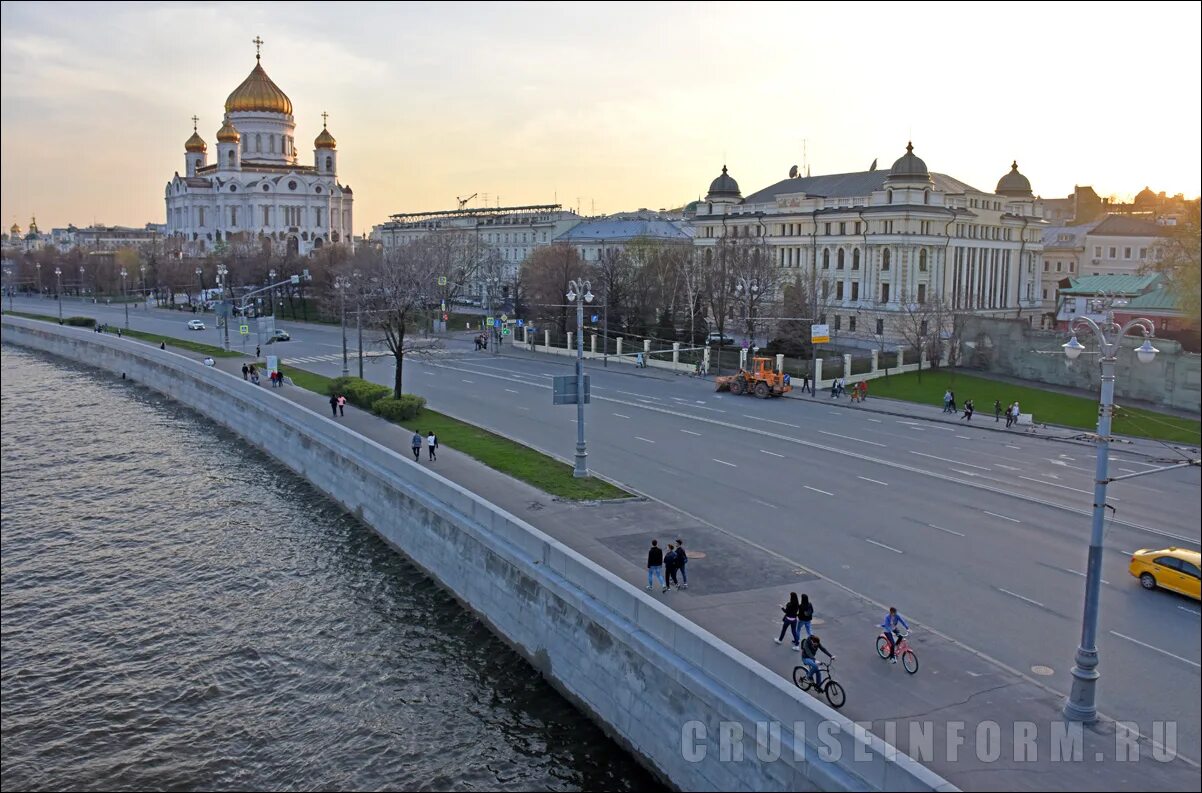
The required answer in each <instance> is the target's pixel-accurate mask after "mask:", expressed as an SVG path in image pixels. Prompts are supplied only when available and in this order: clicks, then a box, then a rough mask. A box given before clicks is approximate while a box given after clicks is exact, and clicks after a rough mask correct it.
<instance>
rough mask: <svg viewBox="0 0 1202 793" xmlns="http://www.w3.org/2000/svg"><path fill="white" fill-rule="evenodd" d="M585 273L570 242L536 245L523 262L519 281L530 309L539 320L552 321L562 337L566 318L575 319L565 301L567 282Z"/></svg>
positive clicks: (566, 329)
mask: <svg viewBox="0 0 1202 793" xmlns="http://www.w3.org/2000/svg"><path fill="white" fill-rule="evenodd" d="M585 274H586V268H585V265H584V262H582V261H581V260H580V255H579V254H578V253H577V252H576V249H575V248H574V247H572V246H571V245H567V244H564V243H555V244H554V245H546V246H542V247H539V248H536V249H535V250H534V252H533V253H532V254H530V256H529V258H527V259H526V261H525V263H524V264H523V265H522V276H521V277H522V281H523V284H524V285H525V290H526V298H527V300H528V301H529V305H530V309H531V311H533V312H534V315H535V316H536V317H537V318H538V319H539V321H544V322H551V323H553V324H554V325H555V326H556V328H557V329H558V331H559V335H560V336H564V335H565V334H566V333H567V331H568V318H569V315H571V318H572V320H573V322H574V320H575V318H576V311H575V308H574V307H571V308H570V307H569V306H568V305H567V304H566V303H565V301H564V295H566V294H567V292H568V283H569V282H571V281H572V279H574V278H581V277H583V276H584V275H585Z"/></svg>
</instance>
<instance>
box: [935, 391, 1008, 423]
mask: <svg viewBox="0 0 1202 793" xmlns="http://www.w3.org/2000/svg"><path fill="white" fill-rule="evenodd" d="M976 409H977V408H976V405H975V404H974V403H973V401H972V400H971V399H966V400H964V405H963V411H964V412H963V413H962V414H961V415H960V420H961V421H972V417H973V414H975V413H976ZM943 412H944V413H955V412H956V392H955V391H953V390H952V389H950V388H949V389H947V390H946V391H944V392H943ZM1003 415H1004V416H1005V417H1006V426H1007V427H1013V426H1014V425H1015V424H1017V423H1018V416H1019V407H1018V401H1017V400H1015V401H1014V402H1011V403H1010V404H1009V405H1006V406H1005V407H1003V406H1002V400H1000V399H995V400H993V420H994V422H995V423H996V422H1000V421H1001V420H1002V416H1003Z"/></svg>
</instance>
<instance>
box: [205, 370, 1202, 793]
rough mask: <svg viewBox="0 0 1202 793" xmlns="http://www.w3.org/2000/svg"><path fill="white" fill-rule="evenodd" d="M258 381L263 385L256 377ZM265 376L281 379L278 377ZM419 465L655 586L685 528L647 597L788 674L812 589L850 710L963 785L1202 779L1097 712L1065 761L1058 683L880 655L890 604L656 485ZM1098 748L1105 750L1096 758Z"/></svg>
mask: <svg viewBox="0 0 1202 793" xmlns="http://www.w3.org/2000/svg"><path fill="white" fill-rule="evenodd" d="M197 357H198V358H199V357H200V356H197ZM241 363H242V362H241V361H240V360H237V359H223V360H219V361H217V364H216V365H217V367H218V368H220V369H222V370H224V371H227V372H231V373H233V374H235V375H240V368H241ZM643 371H644V370H640V372H639V373H640V375H641V374H642V373H643ZM246 387H247V388H254V387H256V386H254V385H252V384H250V383H247V385H246ZM258 387H260V388H270V386H269V385H267V384H266V383H264V384H263V385H261V386H258ZM273 393H274V394H276V395H277V396H279V398H281V399H288V400H291V401H293V402H296V403H298V404H300V405H303V406H305V407H307V408H309V409H311V410H313V411H314V412H316V413H317V414H319V415H323V416H328V415H329V412H328V411H329V410H330V407H329V402H328V399H327V397H325V396H322V395H320V394H315V393H312V392H310V391H306V390H304V389H301V388H299V387H296V386H287V385H286V386H284V387H283V388H281V389H273ZM336 420H337V421H338V422H339V423H342V424H344V425H346V426H347V427H349V428H350V429H352V430H354V431H356V432H359V433H361V434H363V435H365V436H368V437H371V438H372V439H374V440H376V441H378V442H380V443H382V444H385V445H387V446H388V447H390V448H393V449H396V450H397V451H398V453H400V454H401V455H402V456H403V457H405V458H407V459H409V460H412V455H411V454H410V446H409V440H410V437H411V436H412V433H413V430H415V429H417V430H420V429H421V427H420V426H412V427H409V428H402V427H399V426H397V425H395V424H391V423H389V422H386V421H384V420H382V419H380V418H377V417H376V416H374V415H372V414H370V413H367V412H364V411H361V410H359V409H357V408H354V407H351V406H349V405H348V406H347V410H346V415H345V417H342V418H338V419H336ZM420 465H423V466H430V467H432V468H435V469H437V470H438V472H439V474H441V475H442V476H445V477H447V478H449V479H451V480H452V481H455V482H456V483H458V484H460V485H462V486H464V487H467V488H469V489H471V490H472V491H473V492H475V493H477V494H479V495H480V496H482V497H484V498H486V499H488V500H489V501H492V502H493V503H495V504H497V505H498V506H500V507H502V508H503V509H505V510H507V511H509V512H510V513H512V514H513V515H515V516H517V517H520V518H521V519H523V520H525V521H527V522H529V523H530V524H532V525H533V526H535V527H537V528H538V529H540V530H541V531H544V532H546V533H547V534H549V535H551V536H553V537H555V538H556V539H558V540H560V541H562V542H564V543H566V544H568V545H570V546H571V547H573V548H574V549H576V550H577V551H579V552H580V553H582V554H584V555H585V556H587V557H588V558H589V559H591V560H592V561H594V562H596V563H597V564H599V565H601V566H603V567H605V568H607V569H609V570H610V571H612V572H613V573H615V574H616V575H618V576H620V577H622V578H624V579H625V580H627V581H629V582H630V583H631V584H632V585H634V586H636V587H638V588H640V589H641V588H642V587H643V586H645V585H646V580H645V579H646V551H647V547H648V545H649V544H650V540H651V538H653V537H656V538H658V539H659V541H660V545H661V547H666V545H667V543H669V542H674V541H676V540H677V539H678V538H682V539H683V540H684V541H685V546H686V548H687V549H688V553H689V558H690V562H689V566H688V573H689V583H690V587H689V588H688V589H687V590H674V591H672V592H669V593H667V594H661V593H660V592H659V591H658V588H657V589H656V590H655V591H653V592H648V593H647V597H654V598H658V599H661V600H663V601H664V602H665V603H667V604H668V605H669V606H670V607H672V608H675V609H676V610H677V611H679V612H680V613H681V614H683V615H685V616H687V617H689V618H690V619H692V620H693V621H694V622H696V623H697V624H698V625H699V626H701V627H703V628H705V629H706V630H709V631H710V632H712V633H714V634H715V635H717V636H719V637H720V638H722V639H723V640H725V641H727V642H729V643H730V644H732V645H734V646H736V647H738V648H739V649H740V650H742V651H743V652H745V653H747V654H748V655H750V656H751V657H753V658H754V659H755V660H757V661H759V662H760V663H762V664H764V665H765V666H766V667H767V668H769V669H772V670H775V671H777V672H779V673H780V674H781V675H782V676H784V677H785V678H788V679H791V675H792V671H793V667H794V665H796V664H797V663H799V661H798V654H797V653H795V652H792V651H791V649H790V647H789V645H788V643H786V644H783V645H776V644H774V643H773V641H772V640H773V639H774V638H776V636H777V633H778V631H779V629H780V604H781V603H783V602H784V601H785V600H787V599H788V593H789V592H790V591H797V592H799V593H800V592H803V591H804V592H806V593H808V594H809V595H810V597H811V599H812V600H813V602H814V603H815V605H816V608H817V611H816V615H815V616H816V619H815V620H814V623H813V625H814V630H815V632H816V633H821V635H822V637H823V639H824V641H825V643H827V644H828V645H830V646H831V647H833V648H834V652H835V653H836V654H837V655H839V660H838V662H837V663H836V665H835V667H834V668H835V671H836V673H837V678H838V679H839V680H840V682H841V683H843V685H844V687H845V688H846V689H847V691H848V702H847V705H846V706H845V707H844V709H843V710H842V713H843V714H844V715H846V716H848V717H849V718H852V719H855V720H859V721H862V722H864V723H865V724H866V725H867V724H871V729H872V730H873V731H874V732H875V733H876V734H877V735H878V736H881V737H882V738H884V739H885V740H887V741H889V742H891V743H893V744H894V745H895V746H897V748H898V749H900V750H901V751H903V752H907V753H909V754H911V755H912V756H915V757H916V759H919V760H921V761H923V762H924V763H925V764H927V765H928V766H929V767H931V768H932V769H933V770H934V771H936V772H937V773H939V774H941V775H943V776H944V777H945V778H947V779H948V780H949V781H951V782H952V783H953V784H956V785H957V786H959V787H961V788H963V789H1010V790H1052V789H1077V790H1083V789H1095V790H1103V789H1113V786H1114V785H1116V784H1118V783H1117V781H1116V780H1118V779H1120V778H1124V777H1127V778H1128V779H1129V781H1130V780H1132V779H1135V777H1134V776H1133V775H1134V774H1136V773H1138V775H1139V776H1138V780H1139V781H1138V784H1139V785H1141V786H1142V787H1141V788H1140V789H1191V788H1196V786H1197V770H1196V769H1195V768H1192V767H1190V766H1189V765H1188V764H1187V763H1185V762H1183V761H1181V760H1176V761H1174V762H1170V763H1160V762H1155V761H1153V760H1151V759H1147V760H1144V759H1143V758H1146V757H1149V756H1150V754H1151V749H1150V747H1149V746H1147V745H1144V746H1141V755H1140V756H1141V762H1140V763H1138V764H1135V763H1121V762H1118V761H1115V760H1113V757H1114V755H1115V735H1114V732H1115V727H1114V724H1113V723H1105V722H1103V723H1099V724H1098V725H1096V727H1092V728H1090V729H1087V730H1084V731H1083V734H1082V741H1083V744H1082V745H1083V752H1084V753H1083V757H1084V758H1085V760H1089V761H1091V762H1054V761H1053V760H1052V759H1051V756H1050V750H1049V749H1048V746H1049V743H1050V741H1051V739H1050V738H1049V737H1048V736H1047V733H1049V732H1051V730H1052V727H1051V726H1050V725H1052V724H1056V725H1060V724H1061V723H1062V721H1061V717H1060V714H1059V707H1060V705H1061V702H1062V698H1061V696H1060V695H1058V694H1056V693H1054V692H1052V691H1050V690H1048V689H1046V688H1044V687H1043V686H1042V685H1040V684H1038V683H1037V682H1036V681H1035V680H1034V679H1031V678H1028V677H1026V676H1025V675H1021V674H1018V673H1017V672H1015V671H1013V670H1008V669H1006V668H1003V667H1002V666H1001V665H999V664H996V663H993V662H991V661H989V660H987V659H985V658H983V657H982V656H980V655H979V654H978V653H976V652H975V651H974V650H972V649H970V648H967V647H964V646H962V645H960V644H958V643H956V642H954V641H952V640H950V639H948V638H947V637H944V636H941V635H939V634H937V633H936V632H934V631H931V630H929V629H924V628H923V627H921V626H914V627H915V628H916V630H915V632H914V635H913V637H912V641H913V643H914V648H915V650H916V652H917V653H918V655H919V656H920V658H921V663H922V667H921V669H920V671H919V673H918V674H916V675H914V676H909V675H907V674H906V673H905V672H904V671H902V668H901V666H900V665H896V666H894V665H890V664H887V663H885V662H883V661H881V660H880V659H879V658H877V656H876V654H875V651H874V650H873V641H874V639H875V636H876V633H877V628H876V626H877V624H878V623H879V622H880V619H881V615H882V614H883V613H884V611H885V605H884V604H881V603H874V602H872V601H870V600H868V599H866V598H863V597H861V596H859V595H855V594H853V593H851V592H849V591H847V590H845V589H843V588H842V587H840V586H839V585H837V584H835V583H833V582H831V581H829V580H825V579H822V578H821V577H819V576H817V575H815V574H814V573H813V572H811V571H810V570H808V569H807V568H806V567H805V566H804V565H803V564H801V563H800V562H798V561H795V560H791V559H789V558H787V557H785V556H783V555H781V554H778V553H775V552H774V551H771V550H769V549H766V548H762V547H759V546H757V545H755V544H753V543H751V542H748V541H746V540H743V539H741V538H739V537H737V536H735V535H733V534H731V533H729V532H727V531H725V530H723V529H721V528H719V527H717V526H712V525H710V524H708V523H706V522H705V521H704V520H702V519H700V518H698V517H695V516H691V515H688V514H686V513H684V512H681V511H679V510H676V509H673V508H670V507H668V506H666V505H664V504H662V503H660V502H658V501H655V500H652V499H646V498H643V499H636V500H630V499H627V500H623V501H619V502H611V503H606V502H602V503H576V502H567V501H560V500H557V499H555V498H553V497H550V496H548V495H547V494H545V493H543V492H542V491H539V490H537V489H535V488H533V487H531V486H528V485H526V484H524V483H521V482H518V481H517V480H514V479H511V478H510V477H508V476H506V475H504V474H500V473H498V472H496V471H494V470H492V469H491V468H489V467H487V466H486V465H484V464H482V463H480V462H478V461H476V460H474V459H472V458H470V457H467V456H466V455H464V454H461V453H459V452H456V451H455V439H454V438H453V437H444V438H440V448H439V452H438V460H437V461H435V462H429V461H427V460H426V451H425V450H424V449H423V451H422V461H421V462H420ZM650 527H654V528H653V529H652V528H650ZM801 696H809V695H808V694H802V695H801ZM1027 722H1029V723H1032V724H1034V725H1036V727H1037V730H1038V746H1039V749H1038V754H1037V761H1035V762H1012V761H1011V758H1012V757H1013V755H1014V751H1015V750H1014V749H1013V748H1012V745H1013V743H1014V741H1013V736H1012V735H1011V734H1010V733H1012V732H1013V730H1012V729H1011V725H1012V724H1013V723H1027ZM991 723H996V724H1000V725H1003V729H1002V730H1001V735H1000V741H1001V756H1002V758H1003V761H1002V762H994V761H991V760H990V759H989V757H982V756H981V754H980V751H979V749H978V750H976V751H974V746H975V745H976V739H975V736H976V735H977V728H978V725H980V724H991ZM913 728H918V729H919V730H924V729H925V730H927V731H929V732H933V744H932V745H933V746H934V747H936V751H934V753H933V755H932V756H929V757H928V756H924V755H923V753H922V752H921V751H918V749H919V748H920V745H919V746H913V747H912V746H911V745H910V736H911V735H912V733H911V729H913ZM957 730H962V733H961V737H962V738H963V739H964V743H963V745H962V746H961V747H960V749H959V752H958V757H957V758H956V759H950V758H949V756H948V752H947V751H945V750H944V748H945V747H949V746H951V745H952V744H954V743H955V740H954V736H955V734H956V731H957ZM949 741H951V743H949ZM1020 754H1021V753H1020ZM1098 757H1105V758H1107V761H1105V762H1094V761H1093V760H1094V759H1095V758H1098Z"/></svg>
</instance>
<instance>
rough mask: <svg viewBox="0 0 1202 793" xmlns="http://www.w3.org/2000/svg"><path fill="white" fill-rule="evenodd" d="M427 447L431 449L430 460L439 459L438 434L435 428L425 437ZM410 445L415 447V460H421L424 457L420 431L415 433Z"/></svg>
mask: <svg viewBox="0 0 1202 793" xmlns="http://www.w3.org/2000/svg"><path fill="white" fill-rule="evenodd" d="M425 443H426V448H427V449H428V450H429V453H430V457H429V460H430V462H434V461H435V460H437V459H438V436H437V435H435V434H434V430H430V434H429V435H427V436H426V438H425ZM409 445H410V446H411V447H412V448H413V461H414V462H415V463H416V462H421V459H422V434H421V432H420V431H415V432H414V433H413V438H412V439H411V440H410V441H409Z"/></svg>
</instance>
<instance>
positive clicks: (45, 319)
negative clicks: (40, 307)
mask: <svg viewBox="0 0 1202 793" xmlns="http://www.w3.org/2000/svg"><path fill="white" fill-rule="evenodd" d="M4 313H5V314H12V315H13V316H14V317H24V318H25V319H40V320H42V321H43V322H53V323H54V324H55V325H57V324H58V317H50V316H47V315H45V314H28V313H26V312H24V311H5V312H4Z"/></svg>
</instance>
